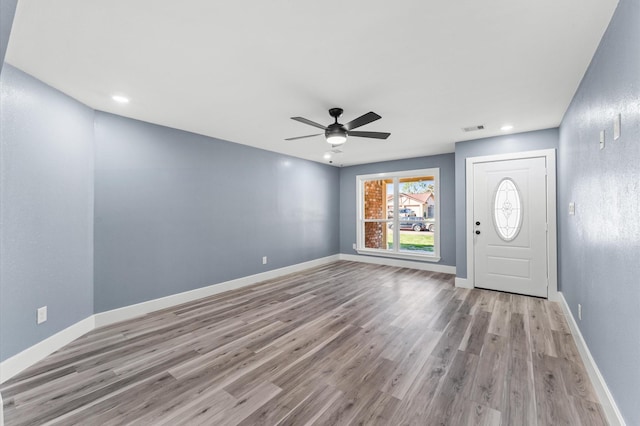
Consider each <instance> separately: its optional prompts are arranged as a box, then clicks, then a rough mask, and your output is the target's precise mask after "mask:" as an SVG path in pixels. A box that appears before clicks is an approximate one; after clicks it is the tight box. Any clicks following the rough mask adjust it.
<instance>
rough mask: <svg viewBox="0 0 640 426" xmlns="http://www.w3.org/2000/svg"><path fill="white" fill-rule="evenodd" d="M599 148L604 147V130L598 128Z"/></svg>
mask: <svg viewBox="0 0 640 426" xmlns="http://www.w3.org/2000/svg"><path fill="white" fill-rule="evenodd" d="M600 149H604V130H600Z"/></svg>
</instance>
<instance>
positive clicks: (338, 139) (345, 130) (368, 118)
mask: <svg viewBox="0 0 640 426" xmlns="http://www.w3.org/2000/svg"><path fill="white" fill-rule="evenodd" d="M342 113H343V110H342V108H331V109H330V110H329V115H330V116H331V117H333V118H334V119H335V122H334V123H332V124H329V125H328V126H323V125H322V124H318V123H316V122H315V121H311V120H307V119H306V118H302V117H291V119H292V120H296V121H299V122H301V123H304V124H308V125H310V126H313V127H318V128H320V129H322V130H324V136H325V138H326V139H327V142H329V143H330V144H331V145H332V146H336V145H342V144H343V143H345V142H346V141H347V136H357V137H360V138H374V139H387V138H388V137H389V135H391V133H383V132H358V131H355V132H354V131H353V129H357V128H358V127H361V126H364V125H365V124H369V123H371V122H373V121H376V120H379V119H381V118H382V117H381V116H379V115H378V114H376V113H375V112H368V113H366V114H364V115H361V116H360V117H358V118H356V119H355V120H352V121H350V122H348V123H347V124H340V123H338V117H340V116H341V115H342ZM321 134H322V133H316V134H315V135H306V136H298V137H295V138H288V139H285V140H286V141H293V140H296V139H304V138H311V137H314V136H319V135H321Z"/></svg>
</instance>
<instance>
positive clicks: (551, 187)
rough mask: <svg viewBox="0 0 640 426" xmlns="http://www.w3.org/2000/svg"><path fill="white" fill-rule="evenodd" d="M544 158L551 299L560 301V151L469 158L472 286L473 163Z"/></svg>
mask: <svg viewBox="0 0 640 426" xmlns="http://www.w3.org/2000/svg"><path fill="white" fill-rule="evenodd" d="M537 157H544V158H545V160H546V166H547V224H548V228H549V229H548V233H547V265H548V269H549V270H548V273H549V285H548V288H547V298H548V299H549V300H552V301H556V302H557V301H558V300H559V296H558V254H557V251H558V247H557V244H558V243H557V241H558V236H557V219H556V212H557V210H556V191H557V189H556V150H555V149H541V150H536V151H525V152H514V153H509V154H497V155H486V156H482V157H469V158H467V159H466V182H465V185H466V186H465V193H466V204H467V207H466V217H465V222H466V226H465V232H466V235H467V237H466V241H467V278H466V280H467V281H468V285H470V287H467V288H473V287H474V286H475V282H474V281H475V275H474V265H473V258H474V252H473V246H474V244H473V183H474V180H473V166H474V165H475V164H476V163H487V162H493V161H507V160H519V159H524V158H537Z"/></svg>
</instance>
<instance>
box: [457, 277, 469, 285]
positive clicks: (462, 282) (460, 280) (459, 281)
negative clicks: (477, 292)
mask: <svg viewBox="0 0 640 426" xmlns="http://www.w3.org/2000/svg"><path fill="white" fill-rule="evenodd" d="M456 287H460V288H473V283H472V282H471V281H470V280H468V279H467V278H461V277H456Z"/></svg>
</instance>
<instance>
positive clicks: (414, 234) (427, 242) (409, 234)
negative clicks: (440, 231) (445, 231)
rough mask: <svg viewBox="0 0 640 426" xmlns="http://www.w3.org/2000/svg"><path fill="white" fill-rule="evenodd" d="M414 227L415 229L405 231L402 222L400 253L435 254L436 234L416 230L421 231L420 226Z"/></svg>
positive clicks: (415, 225)
mask: <svg viewBox="0 0 640 426" xmlns="http://www.w3.org/2000/svg"><path fill="white" fill-rule="evenodd" d="M412 225H413V228H409V229H405V227H403V225H402V222H401V223H400V251H404V252H412V253H416V254H434V248H433V247H434V245H433V242H434V241H433V235H434V233H433V232H429V231H417V230H414V229H419V225H417V224H412ZM423 229H424V228H423Z"/></svg>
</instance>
